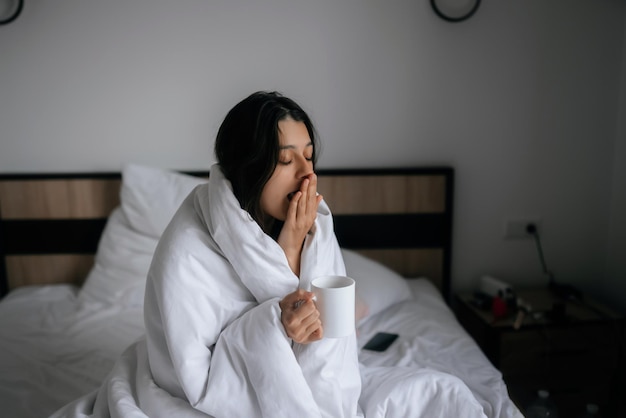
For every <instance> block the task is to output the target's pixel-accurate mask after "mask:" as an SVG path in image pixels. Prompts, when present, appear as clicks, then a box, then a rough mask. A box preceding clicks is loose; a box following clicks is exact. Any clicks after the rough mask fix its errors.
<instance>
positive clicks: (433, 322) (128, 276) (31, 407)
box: [0, 164, 521, 417]
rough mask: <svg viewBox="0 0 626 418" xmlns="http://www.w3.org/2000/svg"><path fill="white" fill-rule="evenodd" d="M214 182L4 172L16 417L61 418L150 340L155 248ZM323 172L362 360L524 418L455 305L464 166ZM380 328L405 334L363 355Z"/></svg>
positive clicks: (0, 253) (4, 305)
mask: <svg viewBox="0 0 626 418" xmlns="http://www.w3.org/2000/svg"><path fill="white" fill-rule="evenodd" d="M207 176H208V173H203V172H187V173H180V172H174V171H168V170H163V169H158V168H153V167H145V166H140V165H136V164H129V165H127V166H125V167H124V169H123V170H122V172H121V173H96V174H93V173H89V174H83V173H72V174H2V175H0V292H2V296H3V298H2V300H1V301H0V405H1V406H2V414H3V415H4V416H11V417H44V416H49V415H50V414H52V413H53V412H54V411H55V410H57V409H58V408H59V407H61V406H63V405H64V404H66V403H68V402H70V401H72V400H73V399H75V398H77V397H79V396H81V395H83V394H85V393H88V392H90V391H92V390H94V389H96V388H97V387H98V386H99V384H100V382H101V381H102V380H103V379H104V377H105V376H106V375H107V373H108V372H109V371H110V370H111V368H112V366H113V364H114V363H115V361H116V359H117V358H118V357H119V356H120V355H121V353H122V352H123V351H124V349H125V348H126V347H128V346H129V344H131V343H132V342H133V341H135V340H137V339H138V338H141V336H142V334H143V309H142V308H143V306H142V302H143V290H144V287H145V277H146V273H147V270H148V268H149V264H150V261H151V258H152V253H153V251H154V249H155V247H156V243H157V241H158V239H159V236H160V234H161V233H162V232H163V230H164V228H165V226H166V225H167V223H168V221H169V219H170V218H171V216H172V215H173V213H174V212H175V210H176V208H177V207H178V205H179V204H180V203H181V202H182V200H183V199H184V197H185V196H186V195H187V194H188V193H189V192H190V190H191V189H192V188H193V187H195V186H196V185H197V184H199V183H201V182H204V181H206V177H207ZM318 176H319V186H318V190H319V191H320V192H321V193H322V194H323V195H324V199H325V201H326V202H327V203H328V205H329V206H330V208H331V209H332V211H333V220H334V225H335V233H336V235H337V238H338V241H339V244H340V246H341V247H342V252H343V257H344V261H345V264H346V270H347V273H348V275H350V276H351V277H353V278H354V279H355V281H356V283H357V295H358V296H359V298H360V300H362V301H364V303H365V307H366V310H365V311H364V312H362V314H363V315H362V317H360V319H359V320H358V322H357V340H358V346H359V350H360V351H359V361H360V363H361V364H362V365H365V366H368V367H370V366H371V367H388V366H399V367H406V368H411V367H413V368H420V369H424V370H431V371H433V372H437V373H445V374H449V375H452V376H455V377H456V378H458V379H460V380H461V381H462V382H463V383H464V384H465V385H467V387H468V388H469V390H470V391H471V393H472V394H473V396H474V397H475V399H476V400H477V401H478V402H479V403H480V405H481V406H482V408H483V411H484V413H485V415H486V416H488V417H518V416H521V413H520V412H519V410H518V408H517V407H516V406H515V405H514V403H513V402H512V401H511V399H510V398H509V396H508V393H507V388H506V385H505V383H504V381H503V380H502V376H501V374H500V372H499V371H498V370H496V369H495V368H494V367H493V366H492V365H491V363H490V362H489V361H488V360H487V358H486V357H485V356H484V355H483V353H482V352H481V351H480V349H479V347H478V346H477V344H476V343H475V342H474V341H473V340H472V339H471V338H470V337H469V335H468V334H467V333H466V332H465V331H464V330H463V328H462V327H461V326H460V325H459V323H458V322H457V320H456V318H455V316H454V314H453V312H452V310H451V309H450V307H449V305H448V304H449V301H450V292H451V275H450V267H451V259H452V254H451V246H452V245H451V244H452V210H453V186H454V170H453V169H452V168H449V167H424V168H402V169H400V168H394V169H341V170H339V169H338V170H335V169H325V170H320V171H318ZM364 231H367V233H365V232H364ZM379 331H385V332H392V333H397V334H398V335H399V338H398V339H397V340H396V341H394V342H393V344H392V345H391V346H390V347H389V348H388V349H387V350H385V351H384V352H374V351H369V350H365V349H363V348H362V347H363V346H364V345H365V343H366V342H367V341H368V340H369V339H370V338H371V337H372V336H373V335H374V334H376V333H377V332H379ZM439 396H441V394H439ZM412 402H413V401H412Z"/></svg>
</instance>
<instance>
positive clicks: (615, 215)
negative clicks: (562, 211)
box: [598, 25, 626, 313]
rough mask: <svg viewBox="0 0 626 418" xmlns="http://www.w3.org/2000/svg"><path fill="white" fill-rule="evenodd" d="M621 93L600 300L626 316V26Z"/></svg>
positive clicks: (599, 293) (625, 31)
mask: <svg viewBox="0 0 626 418" xmlns="http://www.w3.org/2000/svg"><path fill="white" fill-rule="evenodd" d="M619 92H620V101H619V107H618V118H617V126H616V130H617V134H616V139H615V151H614V158H615V159H614V165H613V168H614V171H613V176H612V179H613V187H612V192H613V193H612V199H611V217H610V224H609V245H608V253H607V254H608V256H607V272H606V275H605V280H604V281H603V283H602V287H601V288H600V289H598V296H600V297H602V298H603V299H604V300H607V301H609V302H610V303H611V304H613V305H616V306H622V311H623V312H624V313H626V303H625V302H624V298H626V296H625V295H626V280H624V278H626V261H625V259H626V25H625V28H624V41H623V43H622V71H621V82H620V88H619Z"/></svg>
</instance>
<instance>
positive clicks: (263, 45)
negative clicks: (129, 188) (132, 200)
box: [0, 0, 626, 311]
mask: <svg viewBox="0 0 626 418" xmlns="http://www.w3.org/2000/svg"><path fill="white" fill-rule="evenodd" d="M260 3H261V2H248V1H244V0H215V1H201V0H184V1H177V2H171V1H169V2H168V1H164V0H162V1H150V0H135V1H132V2H127V1H123V0H110V1H106V2H84V1H79V0H57V1H55V2H45V1H41V0H26V4H25V9H24V13H23V15H22V16H21V17H20V19H19V20H17V21H16V22H14V23H13V24H11V25H8V26H0V57H2V58H1V59H0V75H1V77H0V171H1V172H28V171H50V172H61V171H62V172H67V171H76V170H87V171H110V170H119V169H120V167H121V165H122V164H123V163H124V162H129V161H133V162H140V163H145V164H150V165H155V166H161V167H167V168H176V169H203V168H206V167H208V166H209V164H210V163H212V162H213V156H212V152H211V148H212V145H213V140H212V139H213V137H214V136H215V132H216V130H217V127H218V126H219V123H220V121H221V120H222V118H223V116H224V114H225V113H226V112H227V110H228V109H229V108H230V107H231V106H232V105H233V104H234V103H236V102H237V101H238V100H239V99H241V98H243V97H244V96H245V95H247V94H248V93H250V92H252V91H254V90H258V89H277V90H280V91H282V92H284V93H285V94H287V95H289V96H291V97H293V98H294V99H296V100H298V101H299V102H301V103H302V104H303V105H304V107H305V108H306V109H307V110H309V111H310V113H311V114H312V116H313V118H314V119H315V121H316V122H317V125H318V129H319V132H320V134H321V138H322V141H323V143H324V147H323V152H322V156H321V162H320V166H322V167H371V166H380V167H382V166H409V165H438V164H448V165H451V166H453V167H455V169H456V172H457V189H456V193H455V199H456V202H455V204H456V212H455V219H454V221H455V232H454V254H453V257H454V261H453V276H454V279H453V280H454V282H453V285H454V288H455V289H457V290H462V289H463V290H466V289H472V288H473V287H474V286H475V285H476V284H477V282H478V279H479V277H480V276H481V275H482V274H485V273H489V274H491V275H494V276H497V277H500V278H502V279H504V280H507V281H509V282H511V283H512V284H514V285H518V286H521V285H527V284H542V283H544V278H543V277H542V273H541V269H540V265H539V261H538V258H537V254H536V251H535V247H534V244H533V242H532V241H531V240H521V241H507V240H504V239H503V233H504V223H505V221H506V220H507V219H517V218H531V219H540V220H541V221H542V225H541V227H542V229H541V232H542V238H543V246H544V250H545V255H546V258H547V261H548V263H549V266H550V268H551V269H552V270H553V271H554V273H555V274H556V277H557V279H559V280H560V281H564V282H569V283H573V284H575V285H577V286H580V287H582V288H584V289H586V290H589V291H591V292H593V293H595V294H597V295H600V296H606V295H609V296H610V294H613V295H614V296H612V297H611V302H612V303H614V304H615V305H616V306H617V307H618V308H620V309H622V310H624V311H626V293H625V292H622V296H615V294H614V293H611V292H610V289H612V288H614V286H615V285H617V284H618V283H619V284H621V283H622V282H623V280H622V278H623V276H624V262H623V261H622V260H620V257H619V254H623V248H624V233H623V229H624V219H623V215H621V213H623V210H622V209H623V207H624V203H623V200H624V197H623V196H624V182H623V178H624V175H623V173H624V166H625V164H626V162H625V157H624V145H623V136H624V135H623V132H624V127H623V117H624V116H620V117H619V118H618V115H624V113H625V112H624V110H625V107H624V106H625V105H624V104H623V103H624V100H623V99H622V105H621V108H620V107H618V106H619V104H618V103H619V88H618V86H619V85H620V74H621V77H622V78H621V80H622V82H623V81H624V75H623V74H624V64H623V57H624V55H625V54H624V49H623V44H624V38H625V35H624V22H625V20H626V3H625V2H624V1H622V0H594V1H588V0H553V1H550V2H546V1H544V0H511V1H506V2H501V1H489V0H486V1H484V2H483V4H482V6H481V8H480V10H479V11H478V13H477V14H476V15H475V16H474V17H473V18H472V19H470V20H468V21H466V22H464V23H460V24H449V23H447V22H444V21H442V20H439V19H438V18H437V17H436V16H435V15H434V14H433V13H432V11H431V10H430V6H429V2H428V1H427V0H419V1H406V0H390V1H385V2H380V1H374V0H346V1H342V2H336V1H333V0H323V1H315V2H311V1H309V2H293V1H288V0H267V1H264V2H262V4H260ZM620 71H621V72H620ZM623 96H624V94H623V92H622V97H623ZM618 110H619V111H620V112H619V113H618ZM618 119H619V120H621V121H622V122H621V124H618ZM617 132H620V134H619V135H618V133H617ZM620 175H621V177H620ZM618 177H619V178H618ZM610 215H611V218H610V221H609V217H610ZM609 226H610V228H609ZM609 230H610V231H612V232H611V233H609ZM617 230H621V231H622V232H616V231H617ZM607 254H608V256H607ZM607 257H608V258H607ZM622 258H623V257H622ZM621 286H622V287H621V288H622V289H623V285H621Z"/></svg>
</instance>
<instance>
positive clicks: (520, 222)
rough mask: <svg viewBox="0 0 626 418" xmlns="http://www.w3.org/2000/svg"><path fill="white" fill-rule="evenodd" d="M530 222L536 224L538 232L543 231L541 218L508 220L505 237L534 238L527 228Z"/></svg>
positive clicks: (505, 225) (505, 226)
mask: <svg viewBox="0 0 626 418" xmlns="http://www.w3.org/2000/svg"><path fill="white" fill-rule="evenodd" d="M529 224H534V225H535V227H536V228H537V232H539V233H541V220H539V219H515V220H508V221H506V223H505V224H504V238H505V239H526V238H532V237H533V236H532V234H529V233H528V230H527V229H526V228H527V226H528V225H529Z"/></svg>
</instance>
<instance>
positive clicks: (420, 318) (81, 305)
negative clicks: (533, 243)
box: [0, 279, 522, 418]
mask: <svg viewBox="0 0 626 418" xmlns="http://www.w3.org/2000/svg"><path fill="white" fill-rule="evenodd" d="M409 283H410V286H411V289H412V291H413V293H414V295H415V299H412V300H407V301H404V302H401V303H398V304H396V305H394V306H391V307H389V308H387V309H386V310H384V311H382V312H380V313H377V314H375V315H373V316H371V317H369V318H368V319H367V320H365V321H364V322H362V323H361V325H360V327H359V330H358V343H359V347H362V346H363V345H364V344H365V342H366V341H367V340H368V339H369V338H370V337H371V336H373V335H374V334H375V333H376V332H378V331H387V332H395V333H398V334H399V335H400V337H399V338H398V339H397V340H396V341H395V342H394V343H393V344H392V345H391V346H390V347H389V348H388V349H387V351H385V352H383V353H376V352H371V351H367V350H361V351H360V361H361V362H362V363H363V364H364V365H367V366H382V367H387V366H401V367H414V368H422V369H423V368H426V369H432V370H437V371H440V372H445V373H450V374H452V375H455V376H457V377H458V378H460V379H461V380H463V381H464V382H465V384H466V385H467V386H468V387H469V388H470V390H471V391H472V392H473V394H474V396H475V397H476V398H477V399H478V401H479V402H480V403H481V404H482V405H483V408H484V409H485V412H486V414H487V416H489V417H498V418H500V417H518V416H519V417H521V416H522V415H521V414H520V413H519V411H518V410H517V409H516V408H515V406H514V405H513V403H512V402H511V401H510V399H509V397H508V395H507V392H506V386H505V385H504V382H503V380H502V378H501V375H500V373H499V372H498V371H497V370H496V369H495V368H493V367H492V366H491V364H490V363H489V361H488V360H487V358H486V357H485V356H484V355H483V353H482V352H481V351H480V349H479V348H478V346H477V345H476V344H475V343H474V341H473V340H472V339H471V338H470V337H469V335H468V334H467V333H466V332H465V331H464V330H463V328H462V327H461V326H460V325H459V323H458V322H457V321H456V319H455V318H454V315H453V314H452V312H451V311H450V309H449V308H448V307H447V306H446V305H445V303H444V302H443V299H442V298H441V295H440V294H439V293H438V291H437V290H436V289H435V288H434V286H433V285H432V284H431V283H430V282H429V281H427V280H425V279H415V280H410V282H409ZM142 335H143V311H142V309H141V307H120V306H118V305H110V304H109V305H105V304H102V303H95V302H89V303H87V302H85V301H82V300H80V299H79V298H77V289H76V288H75V287H73V286H67V285H55V286H42V287H32V288H24V289H19V290H17V291H14V292H12V293H11V294H9V295H8V296H7V297H5V298H4V299H3V300H2V301H1V302H0V406H1V411H2V416H7V417H15V418H20V417H24V418H26V417H37V418H39V417H46V416H48V415H49V414H51V413H52V412H54V411H55V410H56V409H58V408H59V407H61V406H62V405H64V404H65V403H67V402H69V401H71V400H73V399H75V398H77V397H79V396H81V395H83V394H85V393H88V392H90V391H92V390H94V389H96V388H97V387H98V386H99V384H100V382H101V381H102V380H103V379H104V377H105V376H106V374H107V373H108V372H109V371H110V369H111V367H112V366H113V364H114V362H115V360H116V359H117V358H118V357H119V355H120V354H121V353H122V352H123V351H124V349H125V348H126V347H127V346H128V345H130V344H131V343H132V342H134V341H135V340H136V339H138V338H139V337H141V336H142Z"/></svg>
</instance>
